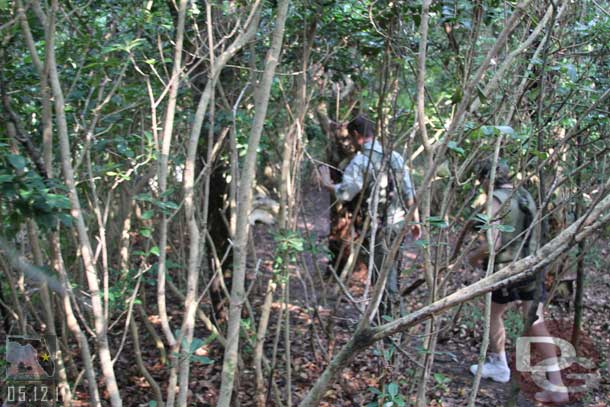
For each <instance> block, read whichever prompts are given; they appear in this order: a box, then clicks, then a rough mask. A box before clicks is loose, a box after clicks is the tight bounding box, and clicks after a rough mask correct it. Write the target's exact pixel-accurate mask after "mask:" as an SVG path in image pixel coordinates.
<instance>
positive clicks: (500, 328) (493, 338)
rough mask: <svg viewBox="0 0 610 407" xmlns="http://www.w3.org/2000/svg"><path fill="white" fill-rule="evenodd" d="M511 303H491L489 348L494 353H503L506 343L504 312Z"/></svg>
mask: <svg viewBox="0 0 610 407" xmlns="http://www.w3.org/2000/svg"><path fill="white" fill-rule="evenodd" d="M508 305H509V304H498V303H495V302H493V301H492V303H491V318H490V321H489V348H490V350H491V351H492V352H493V353H502V352H504V348H505V345H506V331H505V330H504V320H503V319H502V318H503V317H504V313H505V312H506V310H507V309H508Z"/></svg>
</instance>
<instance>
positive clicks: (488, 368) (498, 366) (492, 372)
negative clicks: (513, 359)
mask: <svg viewBox="0 0 610 407" xmlns="http://www.w3.org/2000/svg"><path fill="white" fill-rule="evenodd" d="M478 367H479V365H478V364H476V365H472V366H470V373H472V374H473V375H476V374H477V368H478ZM481 377H482V378H484V379H491V380H493V381H495V382H499V383H508V382H509V381H510V369H509V368H508V365H507V364H506V362H505V361H504V360H502V358H501V357H500V355H497V354H495V353H490V354H488V355H487V360H486V361H485V363H483V371H482V372H481Z"/></svg>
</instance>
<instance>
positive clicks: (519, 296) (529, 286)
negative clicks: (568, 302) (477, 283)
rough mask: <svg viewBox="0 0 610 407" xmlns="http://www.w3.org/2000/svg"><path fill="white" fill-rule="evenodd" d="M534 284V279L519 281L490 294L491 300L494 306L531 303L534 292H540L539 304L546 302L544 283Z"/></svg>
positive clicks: (534, 295)
mask: <svg viewBox="0 0 610 407" xmlns="http://www.w3.org/2000/svg"><path fill="white" fill-rule="evenodd" d="M541 283H542V284H536V278H535V277H534V278H531V279H527V280H525V281H519V282H518V283H515V284H512V285H509V286H506V287H502V288H500V289H497V290H495V291H492V292H491V300H492V301H493V302H495V303H496V304H508V303H509V302H513V301H533V300H534V299H535V297H536V292H537V291H540V299H539V302H544V301H545V300H546V289H545V288H544V282H543V281H542V282H541Z"/></svg>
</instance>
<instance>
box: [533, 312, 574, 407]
mask: <svg viewBox="0 0 610 407" xmlns="http://www.w3.org/2000/svg"><path fill="white" fill-rule="evenodd" d="M531 304H532V302H531V301H524V302H523V304H522V313H523V315H524V318H527V310H528V309H529V307H530V305H531ZM536 316H537V317H538V319H536V320H535V321H534V323H533V324H532V326H531V327H530V330H529V331H528V334H529V335H531V336H538V337H550V336H551V334H550V333H549V331H548V329H547V328H546V324H545V323H544V311H543V307H542V303H540V304H538V308H537V310H536ZM536 347H537V348H538V350H539V351H540V353H542V356H543V358H544V359H555V358H557V352H556V347H555V345H554V344H552V343H536ZM547 376H548V379H549V381H550V382H551V383H552V384H554V385H556V386H562V387H563V381H562V380H561V372H560V371H559V370H555V371H550V372H547ZM536 399H537V400H538V401H541V402H545V403H565V402H567V401H569V396H568V393H565V392H554V391H549V390H544V391H542V392H540V393H536Z"/></svg>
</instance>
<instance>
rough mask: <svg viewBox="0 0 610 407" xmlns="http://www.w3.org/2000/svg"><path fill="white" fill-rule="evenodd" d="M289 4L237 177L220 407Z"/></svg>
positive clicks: (280, 14) (229, 386)
mask: <svg viewBox="0 0 610 407" xmlns="http://www.w3.org/2000/svg"><path fill="white" fill-rule="evenodd" d="M289 3H290V1H289V0H281V1H280V2H279V3H278V8H277V18H276V27H275V30H274V32H273V38H272V40H271V48H270V49H269V51H268V53H267V59H266V61H265V70H264V72H263V76H262V78H261V82H260V84H259V86H258V87H257V89H256V93H255V109H256V113H255V115H254V120H253V123H252V129H251V131H250V138H249V140H248V149H247V152H246V157H245V162H244V167H243V170H242V173H241V176H240V185H239V199H238V201H237V216H236V226H237V227H236V232H235V245H234V260H233V284H232V287H231V303H230V307H229V321H228V330H227V346H226V347H225V353H224V362H223V366H222V383H221V387H220V396H219V399H218V404H217V405H218V406H219V407H229V405H230V402H231V396H232V394H233V383H234V379H235V371H236V367H237V358H238V346H239V327H240V322H241V309H242V306H243V304H244V302H245V300H246V299H245V291H244V290H245V288H244V282H245V276H246V257H247V240H248V231H249V229H250V228H249V225H248V215H249V214H250V210H251V207H252V184H253V181H254V176H255V172H256V171H255V170H256V157H257V149H258V145H259V142H260V138H261V134H262V131H263V123H264V120H265V117H266V115H267V107H268V104H269V94H270V91H271V83H272V80H273V77H274V75H275V68H276V66H277V64H278V62H279V56H280V52H281V48H282V42H283V39H284V25H285V22H286V15H287V12H288V5H289Z"/></svg>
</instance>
